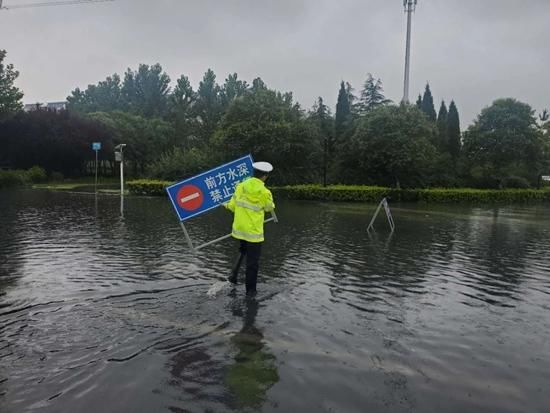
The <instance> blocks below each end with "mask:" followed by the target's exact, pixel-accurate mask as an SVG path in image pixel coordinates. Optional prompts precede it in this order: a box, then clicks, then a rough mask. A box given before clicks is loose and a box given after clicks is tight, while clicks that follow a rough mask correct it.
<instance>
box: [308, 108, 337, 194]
mask: <svg viewBox="0 0 550 413" xmlns="http://www.w3.org/2000/svg"><path fill="white" fill-rule="evenodd" d="M308 117H309V120H310V122H311V123H312V125H313V128H314V130H315V134H316V136H317V142H318V146H317V147H318V148H319V149H321V148H322V156H321V157H320V158H322V161H321V162H322V170H323V185H325V186H326V185H327V182H328V172H329V168H330V166H331V164H332V159H333V155H334V119H333V118H332V115H331V113H330V108H329V107H328V106H327V105H325V103H324V101H323V98H322V97H319V98H318V99H317V102H315V105H314V106H313V108H312V110H311V111H310V112H309V115H308Z"/></svg>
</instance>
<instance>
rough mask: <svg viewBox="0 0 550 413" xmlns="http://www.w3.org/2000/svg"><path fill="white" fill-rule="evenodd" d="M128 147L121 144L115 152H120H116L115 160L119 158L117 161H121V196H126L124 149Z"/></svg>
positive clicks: (116, 147)
mask: <svg viewBox="0 0 550 413" xmlns="http://www.w3.org/2000/svg"><path fill="white" fill-rule="evenodd" d="M125 146H126V144H125V143H121V144H120V145H117V146H115V151H117V150H118V152H115V158H117V159H116V160H117V161H120V196H124V153H123V150H124V147H125Z"/></svg>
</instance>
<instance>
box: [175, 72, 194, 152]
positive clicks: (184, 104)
mask: <svg viewBox="0 0 550 413" xmlns="http://www.w3.org/2000/svg"><path fill="white" fill-rule="evenodd" d="M196 100H197V94H196V93H195V91H194V90H193V87H192V86H191V83H190V82H189V78H188V77H187V76H183V75H182V76H181V77H180V78H179V79H178V80H177V81H176V87H175V88H174V91H173V93H172V94H171V95H170V112H171V119H172V122H173V125H174V128H175V137H176V142H175V144H176V145H181V147H183V148H189V147H190V146H192V145H193V144H194V143H195V140H194V136H195V129H196V121H195V117H194V115H193V105H194V104H195V102H196Z"/></svg>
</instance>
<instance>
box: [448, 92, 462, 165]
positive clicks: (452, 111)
mask: <svg viewBox="0 0 550 413" xmlns="http://www.w3.org/2000/svg"><path fill="white" fill-rule="evenodd" d="M447 142H448V149H449V153H450V154H451V157H452V158H453V160H454V161H455V163H456V161H457V160H458V157H459V156H460V150H461V148H462V140H461V134H460V117H459V115H458V109H457V107H456V104H455V101H454V100H451V104H450V105H449V113H448V115H447Z"/></svg>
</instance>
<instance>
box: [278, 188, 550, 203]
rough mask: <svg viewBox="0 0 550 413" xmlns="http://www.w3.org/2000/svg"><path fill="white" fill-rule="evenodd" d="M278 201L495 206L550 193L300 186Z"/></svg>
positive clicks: (281, 192)
mask: <svg viewBox="0 0 550 413" xmlns="http://www.w3.org/2000/svg"><path fill="white" fill-rule="evenodd" d="M274 191H275V192H276V194H277V196H278V197H282V198H287V199H296V200H315V201H350V202H378V201H380V200H381V199H382V198H384V197H390V199H391V200H392V201H406V202H419V201H423V202H436V203H458V202H465V203H488V202H489V203H493V202H499V203H500V202H503V203H504V202H528V201H550V190H549V189H541V190H535V189H501V190H498V189H493V190H491V189H470V188H453V189H445V188H436V189H391V188H383V187H377V186H344V185H331V186H327V187H323V186H320V185H296V186H285V187H281V188H275V189H274Z"/></svg>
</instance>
